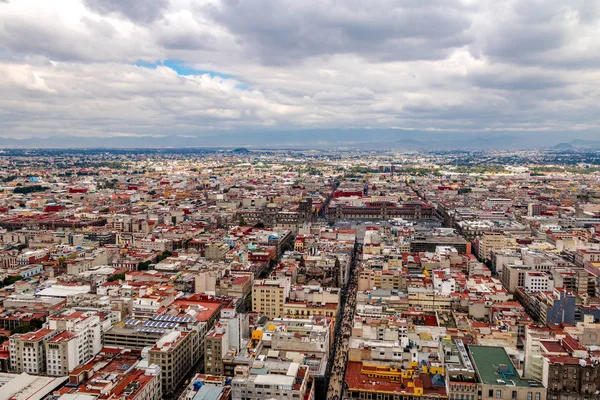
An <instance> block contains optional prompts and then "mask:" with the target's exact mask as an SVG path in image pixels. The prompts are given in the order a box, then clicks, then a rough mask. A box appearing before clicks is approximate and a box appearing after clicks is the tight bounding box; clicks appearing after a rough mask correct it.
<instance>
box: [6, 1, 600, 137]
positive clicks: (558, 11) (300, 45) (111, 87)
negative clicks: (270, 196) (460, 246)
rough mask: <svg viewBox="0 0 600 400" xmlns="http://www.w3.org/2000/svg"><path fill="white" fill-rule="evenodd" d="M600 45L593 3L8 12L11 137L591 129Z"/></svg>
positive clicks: (170, 4) (112, 5)
mask: <svg viewBox="0 0 600 400" xmlns="http://www.w3.org/2000/svg"><path fill="white" fill-rule="evenodd" d="M598 37H600V5H599V3H598V2H590V1H583V0H581V1H579V0H574V1H572V2H568V3H565V2H559V1H547V0H545V1H541V0H540V1H534V2H529V1H524V0H507V1H502V2H497V1H491V0H490V1H485V0H484V1H471V0H433V1H428V2H425V3H424V2H422V1H417V0H409V1H394V0H385V1H384V0H372V1H368V2H365V1H359V0H348V1H343V2H341V1H334V0H303V1H295V0H294V1H293V0H277V1H276V0H255V1H246V0H239V1H235V0H170V1H167V0H161V1H151V2H150V1H149V2H146V1H135V2H134V1H117V0H111V1H100V0H64V1H61V2H41V3H40V2H39V1H35V0H20V1H18V2H15V1H13V2H10V3H2V2H1V0H0V90H2V93H3V96H2V98H1V99H0V110H2V113H1V115H0V117H1V118H0V132H2V135H5V136H14V137H23V136H36V135H38V136H39V135H48V134H61V135H67V134H79V135H90V136H106V135H112V134H119V135H125V134H126V135H139V134H152V135H169V134H182V135H205V134H213V133H214V132H219V133H222V134H231V135H233V134H235V133H236V132H242V131H249V130H250V131H252V130H253V131H263V130H265V131H269V130H270V131H281V130H288V129H317V130H322V131H323V132H328V133H327V134H328V135H331V134H332V133H331V132H335V131H336V130H339V131H340V132H342V131H344V130H347V129H403V130H406V131H409V132H410V131H413V130H417V131H418V130H422V131H425V130H436V131H448V132H461V131H469V132H486V131H501V130H504V131H511V132H523V134H526V133H527V132H529V131H532V130H539V131H555V132H561V131H562V132H567V131H570V130H572V129H575V128H577V127H581V126H585V127H586V129H587V128H589V129H594V127H599V125H600V119H599V118H598V115H600V110H599V108H600V68H598V67H599V66H600V65H599V62H600V61H599V60H600V41H598V40H597V38H598ZM174 60H177V61H174ZM599 128H600V127H599ZM365 138H366V139H368V136H365ZM325 140H327V138H325Z"/></svg>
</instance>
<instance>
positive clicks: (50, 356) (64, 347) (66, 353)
mask: <svg viewBox="0 0 600 400" xmlns="http://www.w3.org/2000/svg"><path fill="white" fill-rule="evenodd" d="M77 342H78V340H77V339H76V337H75V335H74V334H73V333H71V332H69V331H63V332H61V333H59V334H58V335H56V336H54V337H53V338H52V339H50V340H48V341H47V342H46V343H45V351H46V372H47V374H48V375H49V376H66V375H68V374H69V372H71V371H72V370H73V369H75V367H77V366H78V365H79V358H78V353H81V351H80V350H81V349H80V348H78V343H77ZM86 361H87V360H86Z"/></svg>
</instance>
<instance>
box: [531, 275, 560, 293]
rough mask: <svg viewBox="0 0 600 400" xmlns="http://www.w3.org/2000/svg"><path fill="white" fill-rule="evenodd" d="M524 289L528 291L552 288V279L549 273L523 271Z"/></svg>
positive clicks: (550, 289) (543, 290) (549, 289)
mask: <svg viewBox="0 0 600 400" xmlns="http://www.w3.org/2000/svg"><path fill="white" fill-rule="evenodd" d="M524 287H525V290H526V291H528V292H548V291H553V290H554V280H553V279H552V276H551V275H548V274H546V273H544V272H539V271H529V272H526V273H525V285H524Z"/></svg>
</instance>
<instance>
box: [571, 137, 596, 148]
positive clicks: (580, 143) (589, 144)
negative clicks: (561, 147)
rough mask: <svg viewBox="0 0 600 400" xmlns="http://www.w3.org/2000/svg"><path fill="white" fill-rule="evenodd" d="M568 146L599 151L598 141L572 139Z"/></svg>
mask: <svg viewBox="0 0 600 400" xmlns="http://www.w3.org/2000/svg"><path fill="white" fill-rule="evenodd" d="M569 144H571V145H572V146H574V147H579V148H588V149H600V140H582V139H573V140H571V141H570V142H569Z"/></svg>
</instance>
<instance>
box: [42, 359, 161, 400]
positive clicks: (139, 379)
mask: <svg viewBox="0 0 600 400" xmlns="http://www.w3.org/2000/svg"><path fill="white" fill-rule="evenodd" d="M57 396H58V397H57ZM52 398H53V399H56V398H58V399H61V400H62V399H66V400H70V399H90V398H94V399H98V400H104V399H107V400H108V399H120V400H160V399H163V398H164V397H163V392H162V381H161V370H160V368H159V367H158V366H156V365H153V364H150V365H149V364H148V363H147V362H146V361H145V360H143V359H142V356H141V352H140V351H136V350H130V349H120V348H113V347H104V348H102V349H101V351H100V352H99V353H98V355H96V356H95V357H94V358H93V359H92V360H90V361H89V362H87V363H85V364H83V365H80V366H78V367H77V368H75V369H74V370H73V371H71V372H70V373H69V377H68V383H67V384H66V385H65V386H64V387H62V388H61V389H59V390H58V391H55V392H54V397H52Z"/></svg>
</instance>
